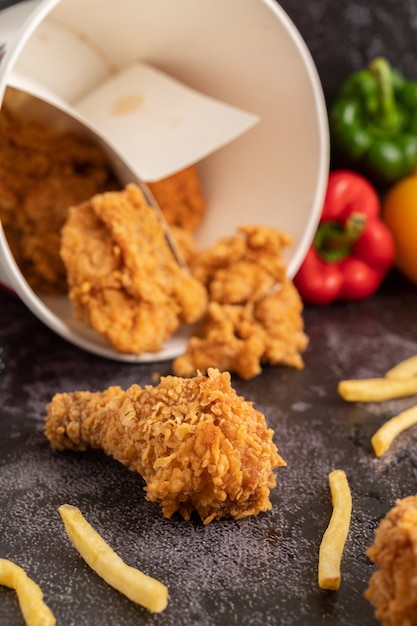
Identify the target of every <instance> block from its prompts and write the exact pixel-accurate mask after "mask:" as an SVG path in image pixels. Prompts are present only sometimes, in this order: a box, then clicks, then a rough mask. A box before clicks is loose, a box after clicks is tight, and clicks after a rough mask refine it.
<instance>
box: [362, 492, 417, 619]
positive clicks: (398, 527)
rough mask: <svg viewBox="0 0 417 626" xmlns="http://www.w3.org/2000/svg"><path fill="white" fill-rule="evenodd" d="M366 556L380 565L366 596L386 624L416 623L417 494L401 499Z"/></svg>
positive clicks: (379, 527) (388, 516)
mask: <svg viewBox="0 0 417 626" xmlns="http://www.w3.org/2000/svg"><path fill="white" fill-rule="evenodd" d="M367 555H368V556H369V558H370V559H371V560H372V561H373V562H374V563H375V564H376V565H377V566H378V568H379V569H378V570H377V571H376V572H374V574H373V575H372V576H371V580H370V582H369V586H368V589H367V590H366V591H365V597H366V598H367V599H368V600H369V601H370V602H371V604H372V605H373V606H374V608H375V616H376V617H377V619H378V620H379V621H380V622H381V624H383V626H407V625H409V626H411V625H412V624H417V495H415V496H409V497H407V498H403V499H402V500H398V501H397V503H396V506H394V507H393V508H392V509H391V510H390V511H389V512H388V513H387V515H386V516H385V517H384V518H383V520H382V521H381V523H380V524H379V526H378V528H377V529H376V531H375V539H374V543H373V544H372V546H371V547H370V548H369V549H368V551H367Z"/></svg>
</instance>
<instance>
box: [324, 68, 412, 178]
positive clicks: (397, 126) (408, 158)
mask: <svg viewBox="0 0 417 626" xmlns="http://www.w3.org/2000/svg"><path fill="white" fill-rule="evenodd" d="M329 130H330V139H331V150H332V159H333V161H334V166H335V167H349V168H352V169H354V170H356V171H359V172H361V173H362V174H364V175H365V176H367V178H369V179H370V180H371V181H372V182H373V183H374V184H376V185H377V186H386V185H390V184H392V183H393V182H395V181H397V180H399V179H400V178H403V177H404V176H407V175H408V174H410V173H411V172H412V171H413V170H414V169H415V167H416V166H417V82H416V81H411V80H406V79H405V78H404V77H403V76H402V75H401V74H400V73H399V72H398V71H396V70H395V69H393V68H392V67H391V66H390V64H389V62H388V61H387V59H385V58H383V57H378V58H376V59H374V60H373V61H372V62H371V63H370V64H369V66H368V67H367V68H366V69H362V70H359V71H357V72H355V73H354V74H352V75H351V76H349V77H348V78H346V80H345V81H344V82H343V83H342V85H341V86H340V89H339V90H338V92H337V94H336V98H335V100H334V102H333V104H332V106H331V107H330V109H329Z"/></svg>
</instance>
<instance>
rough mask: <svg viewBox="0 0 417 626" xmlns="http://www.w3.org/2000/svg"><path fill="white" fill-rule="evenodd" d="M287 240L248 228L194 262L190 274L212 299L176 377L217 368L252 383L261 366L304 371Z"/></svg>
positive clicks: (297, 301)
mask: <svg viewBox="0 0 417 626" xmlns="http://www.w3.org/2000/svg"><path fill="white" fill-rule="evenodd" d="M289 243H290V238H289V236H288V235H286V234H284V233H281V232H279V231H276V230H275V229H272V228H267V227H264V226H256V225H255V226H246V227H242V228H240V230H239V232H238V233H237V234H236V235H233V236H230V237H226V238H223V239H220V240H219V241H218V242H217V243H215V244H214V245H213V246H212V247H211V248H210V249H208V250H206V251H204V252H201V253H197V254H196V255H195V256H194V257H193V258H192V260H191V263H190V266H191V269H192V271H193V274H194V276H195V277H196V278H198V279H199V280H200V281H201V282H202V283H203V284H204V285H205V287H206V289H207V292H208V298H209V302H208V307H207V312H206V315H205V317H204V323H203V325H202V328H201V331H200V332H199V333H198V334H195V335H194V336H193V337H191V338H190V340H189V342H188V345H187V347H186V350H185V352H184V354H183V355H181V356H179V357H178V358H177V359H176V360H175V361H174V364H173V371H174V374H176V375H177V376H193V375H195V373H196V372H197V371H200V372H202V373H205V372H206V371H207V368H208V367H217V368H218V369H220V370H227V371H231V372H235V373H237V374H239V376H240V377H241V378H244V379H250V378H253V377H254V376H257V375H258V374H260V373H261V372H262V364H263V363H269V364H271V365H286V366H290V367H295V368H297V369H302V368H303V367H304V362H303V359H302V356H301V353H302V352H303V351H304V350H305V348H306V346H307V343H308V338H307V336H306V334H305V333H304V322H303V318H302V310H303V304H302V301H301V298H300V296H299V294H298V291H297V290H296V288H295V287H294V284H293V283H292V282H291V281H290V280H288V279H287V278H286V266H285V264H284V262H283V258H282V250H283V248H284V247H285V246H287V245H289Z"/></svg>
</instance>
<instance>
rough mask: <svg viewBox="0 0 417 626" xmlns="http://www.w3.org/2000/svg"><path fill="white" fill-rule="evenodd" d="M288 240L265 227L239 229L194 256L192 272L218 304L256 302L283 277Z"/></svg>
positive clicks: (284, 274) (289, 239)
mask: <svg viewBox="0 0 417 626" xmlns="http://www.w3.org/2000/svg"><path fill="white" fill-rule="evenodd" d="M290 243H291V238H290V236H289V235H287V234H286V233H281V232H279V231H277V230H275V229H274V228H268V227H266V226H242V227H240V228H239V230H238V232H237V234H236V235H231V236H229V237H224V238H221V239H219V240H218V241H217V242H216V243H215V244H214V245H213V246H211V247H210V248H209V249H208V250H204V251H203V252H200V253H199V254H197V255H196V256H195V258H194V259H193V262H192V264H191V270H192V272H193V274H194V276H195V277H196V278H198V280H200V281H201V282H202V283H204V284H205V285H206V287H207V290H208V293H209V298H210V300H214V301H215V302H219V303H220V304H244V303H246V302H256V301H258V300H260V299H261V298H262V297H264V296H266V295H267V294H268V292H269V291H270V290H271V289H272V288H273V287H274V285H276V284H279V283H281V282H282V281H283V280H284V279H285V277H286V266H285V263H284V261H283V258H282V253H283V249H284V248H285V247H286V246H288V245H290Z"/></svg>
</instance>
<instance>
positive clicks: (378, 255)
mask: <svg viewBox="0 0 417 626" xmlns="http://www.w3.org/2000/svg"><path fill="white" fill-rule="evenodd" d="M380 213H381V201H380V198H379V196H378V193H377V192H376V190H375V188H374V187H373V186H372V185H371V184H370V183H369V182H368V180H366V179H365V178H364V177H363V176H361V175H360V174H357V173H356V172H352V171H350V170H335V171H333V172H330V174H329V180H328V185H327V191H326V196H325V199H324V205H323V209H322V214H321V218H320V222H319V226H318V229H317V232H316V235H315V238H314V240H313V243H312V245H311V247H310V249H309V251H308V252H307V255H306V258H305V259H304V261H303V263H302V264H301V267H300V269H299V270H298V272H297V274H296V276H295V278H294V284H295V286H296V287H297V289H298V291H299V293H300V296H301V297H302V299H303V301H304V302H309V303H312V304H328V303H330V302H333V301H334V300H362V299H364V298H367V297H369V296H371V295H372V294H373V293H374V292H375V291H376V290H377V289H378V287H379V286H380V284H381V282H382V280H383V279H384V277H385V275H386V274H387V272H388V270H389V269H390V268H391V267H392V265H393V262H394V255H395V247H394V239H393V236H392V234H391V232H390V230H389V229H388V228H387V227H386V226H385V224H384V223H383V222H382V221H381V219H380Z"/></svg>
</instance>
